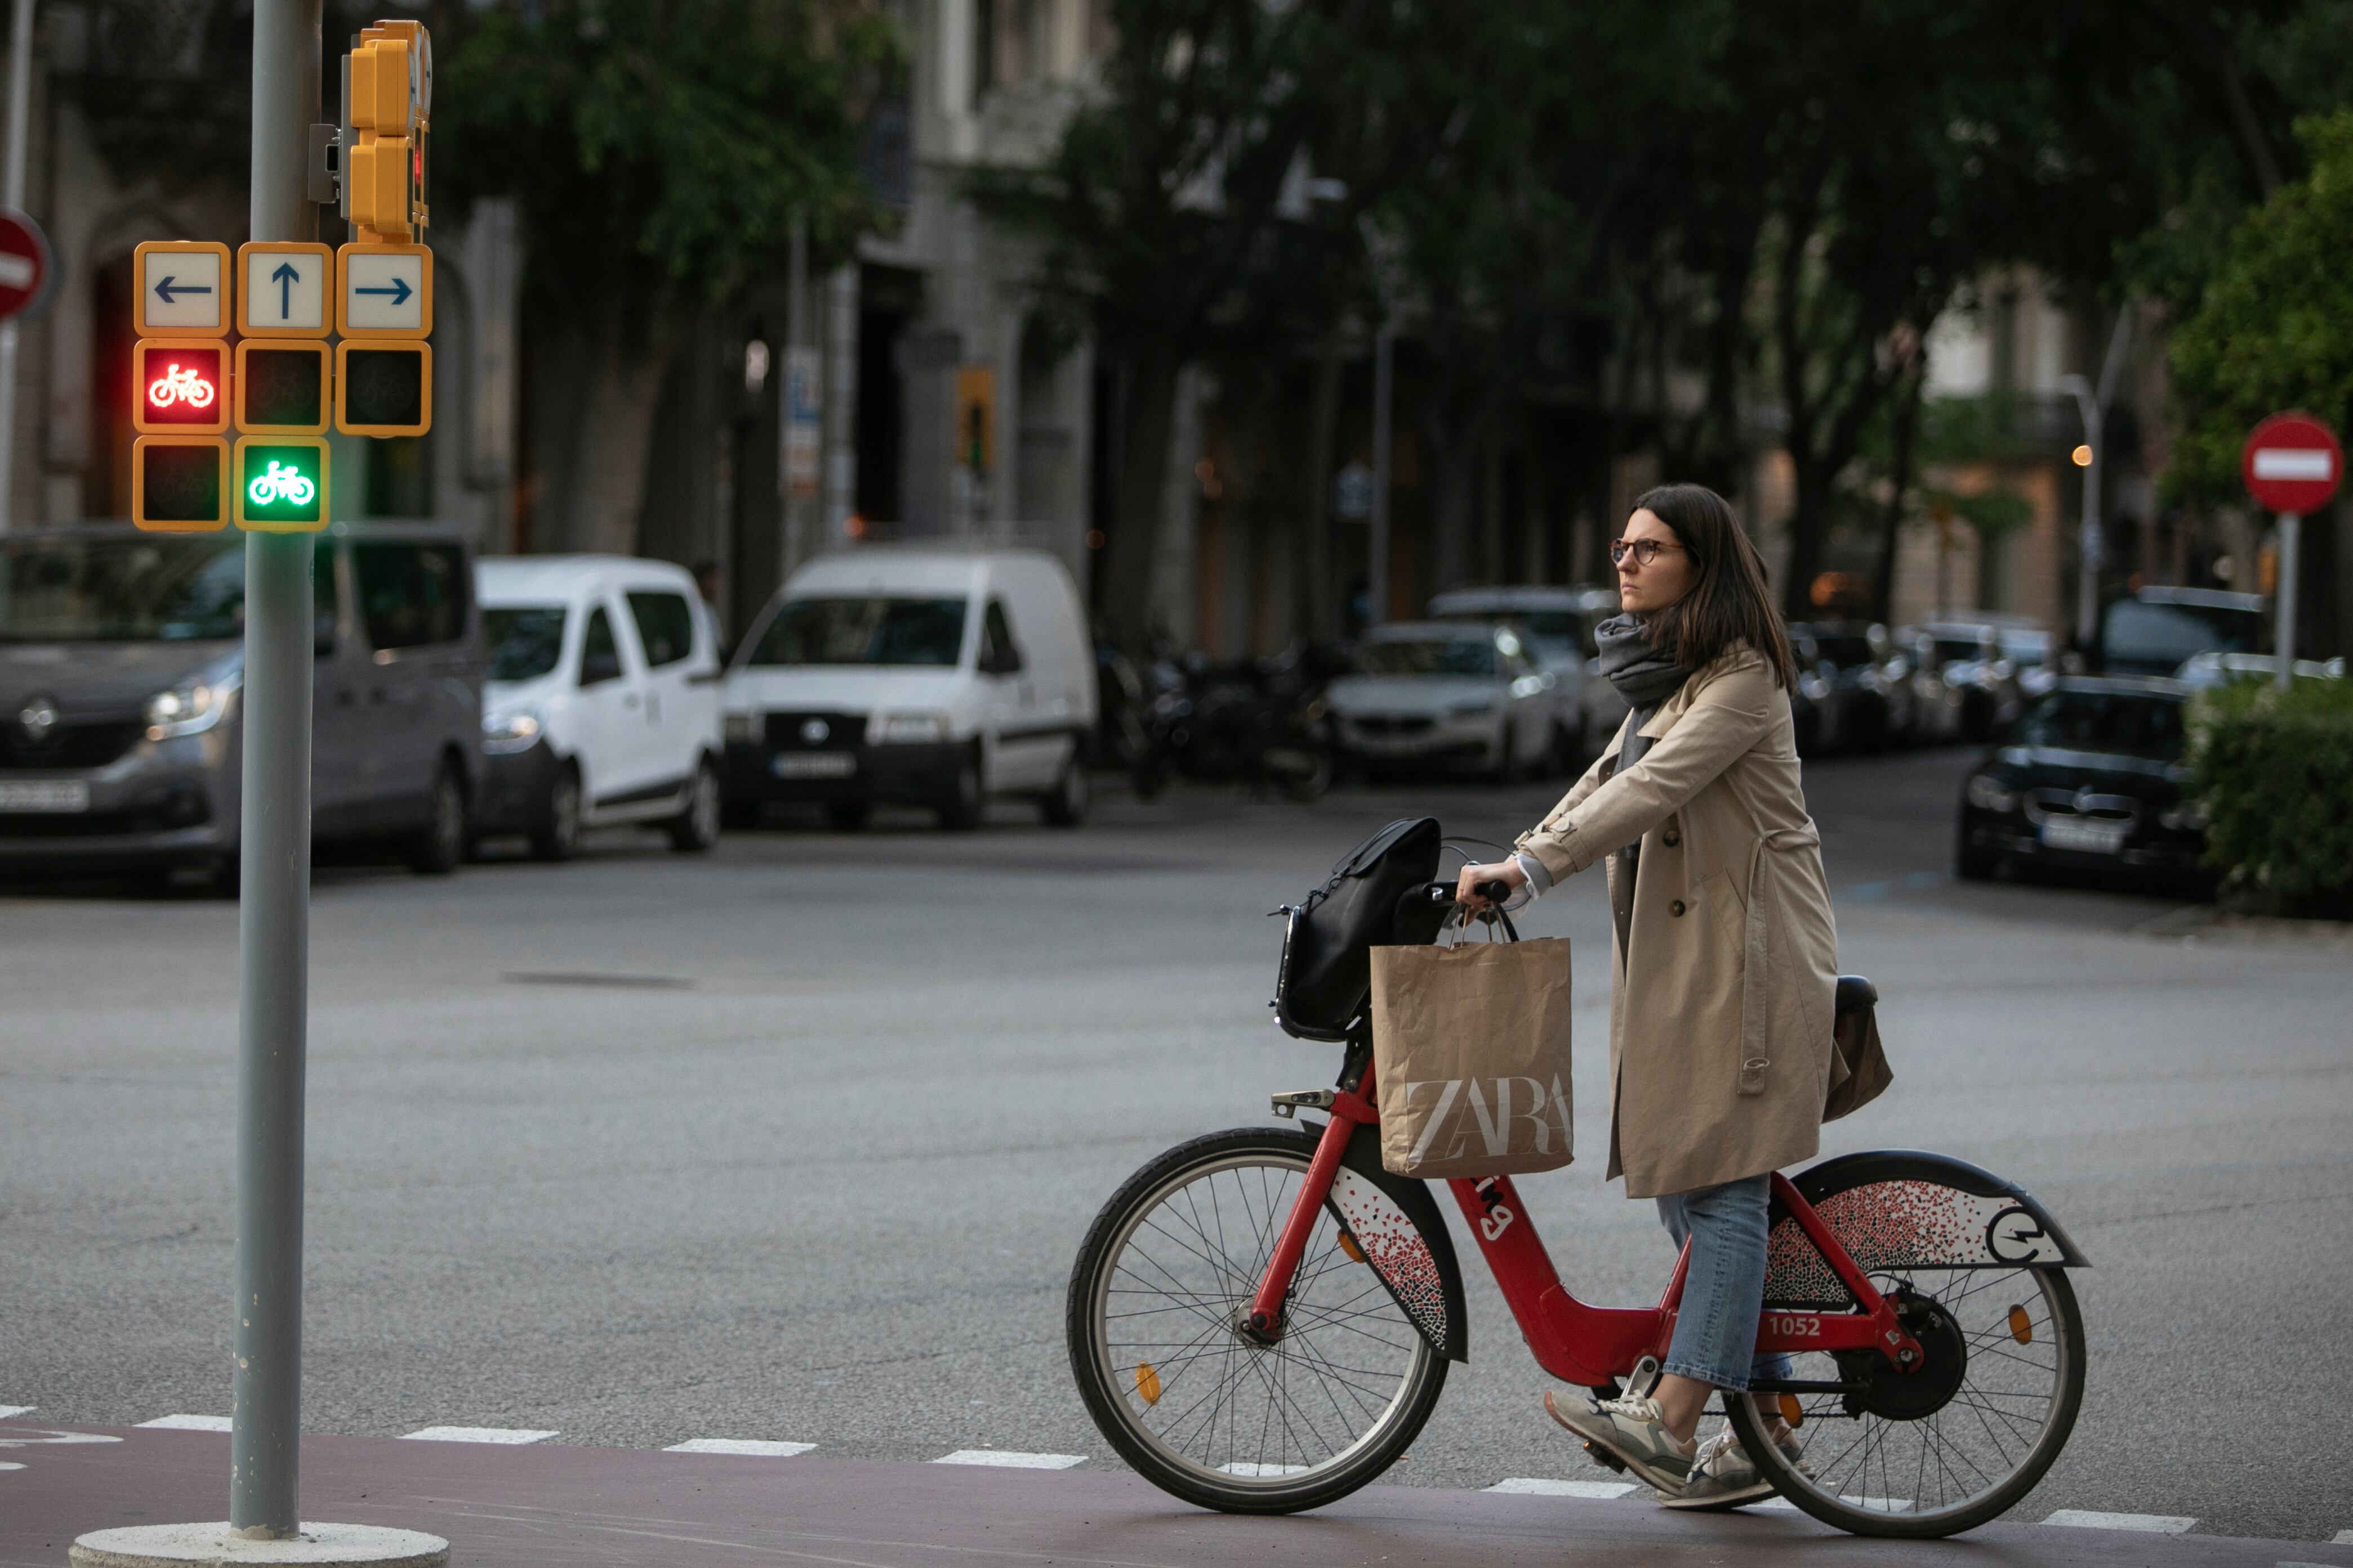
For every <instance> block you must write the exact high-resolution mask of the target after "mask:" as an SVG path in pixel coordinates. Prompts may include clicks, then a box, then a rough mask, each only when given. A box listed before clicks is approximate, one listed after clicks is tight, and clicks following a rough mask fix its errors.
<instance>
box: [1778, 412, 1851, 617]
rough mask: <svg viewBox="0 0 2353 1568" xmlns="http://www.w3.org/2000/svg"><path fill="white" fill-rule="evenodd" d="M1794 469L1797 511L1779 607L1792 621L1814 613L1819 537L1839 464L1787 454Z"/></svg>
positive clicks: (1819, 569)
mask: <svg viewBox="0 0 2353 1568" xmlns="http://www.w3.org/2000/svg"><path fill="white" fill-rule="evenodd" d="M1789 455H1790V457H1791V458H1795V459H1796V461H1795V463H1794V464H1793V467H1794V468H1796V469H1797V492H1798V494H1797V501H1798V505H1797V510H1796V511H1794V512H1792V513H1791V514H1790V517H1789V564H1788V581H1786V582H1784V583H1783V584H1781V608H1782V611H1783V613H1784V614H1786V615H1787V616H1788V617H1789V619H1791V620H1793V621H1802V620H1810V619H1811V618H1812V616H1813V614H1814V599H1813V589H1814V579H1815V578H1816V577H1819V576H1820V575H1821V572H1822V534H1823V532H1824V531H1825V530H1826V528H1827V526H1828V524H1829V521H1830V511H1831V489H1832V487H1834V486H1835V485H1836V484H1837V482H1838V470H1839V468H1841V467H1843V466H1844V465H1843V464H1831V463H1825V462H1823V461H1822V460H1821V459H1820V458H1818V457H1810V456H1809V455H1806V454H1801V453H1799V452H1791V453H1790V454H1789Z"/></svg>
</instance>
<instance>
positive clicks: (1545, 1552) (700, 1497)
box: [0, 1424, 2353, 1568]
mask: <svg viewBox="0 0 2353 1568" xmlns="http://www.w3.org/2000/svg"><path fill="white" fill-rule="evenodd" d="M44 1433H46V1434H55V1435H58V1436H63V1435H65V1434H68V1433H74V1434H85V1435H90V1436H100V1437H114V1438H120V1439H121V1441H119V1442H106V1441H97V1442H92V1441H88V1440H87V1439H86V1438H85V1440H83V1441H79V1442H75V1441H57V1440H54V1438H53V1439H52V1440H51V1441H46V1442H44V1441H39V1440H37V1438H38V1436H39V1435H41V1434H44ZM0 1435H5V1436H8V1437H12V1438H18V1439H36V1440H33V1441H28V1442H22V1443H21V1444H20V1446H14V1447H9V1448H8V1449H7V1451H6V1458H7V1460H8V1461H9V1462H12V1463H15V1464H19V1465H22V1466H23V1467H24V1468H21V1469H16V1470H0V1568H36V1565H37V1568H58V1565H59V1564H62V1563H64V1562H65V1560H66V1549H67V1547H68V1546H69V1545H70V1544H71V1543H72V1542H73V1540H74V1538H75V1537H76V1536H78V1535H80V1534H83V1533H85V1532H87V1531H93V1530H101V1529H105V1528H108V1527H110V1526H114V1525H127V1524H165V1523H184V1522H193V1521H206V1520H217V1519H220V1518H222V1517H223V1516H224V1514H225V1513H226V1510H227V1500H228V1442H229V1440H228V1436H227V1434H225V1433H210V1432H186V1431H151V1430H144V1429H141V1428H136V1427H132V1428H123V1427H71V1428H65V1427H35V1426H29V1425H26V1424H16V1425H11V1426H7V1427H5V1428H0ZM1597 1473H1598V1472H1597ZM302 1500H303V1513H304V1515H305V1516H306V1517H308V1518H312V1519H318V1520H332V1521H338V1522H341V1523H346V1524H378V1525H391V1526H396V1527H399V1528H402V1529H407V1530H422V1531H431V1532H432V1533H434V1534H437V1535H440V1536H444V1537H447V1538H448V1541H449V1542H450V1562H451V1563H452V1564H453V1568H657V1565H659V1568H721V1565H726V1568H745V1565H747V1564H756V1563H779V1564H788V1563H807V1564H828V1565H834V1568H946V1565H949V1564H959V1565H963V1568H1020V1565H1023V1564H1030V1563H1036V1564H1060V1565H1068V1568H1226V1565H1228V1564H1232V1565H1235V1568H1240V1565H1243V1564H1248V1565H1250V1568H1269V1565H1278V1568H1320V1565H1323V1564H1348V1565H1350V1568H1355V1565H1357V1564H1376V1563H1377V1564H1394V1565H1397V1568H1415V1565H1419V1564H1430V1565H1431V1568H1438V1565H1440V1564H1443V1565H1444V1568H1535V1565H1537V1564H1559V1563H1564V1562H1588V1563H1605V1562H1606V1563H1609V1564H1611V1565H1612V1568H1619V1565H1640V1564H1650V1563H1658V1564H1669V1563H1673V1564H1691V1563H1711V1564H1712V1563H1730V1562H1738V1563H1742V1564H1744V1565H1747V1564H1757V1565H1773V1564H1790V1565H1792V1568H1794V1565H1797V1564H1814V1563H1854V1564H1865V1563H1868V1564H1880V1563H1943V1564H1950V1563H1961V1562H1966V1563H1969V1564H1971V1565H1973V1568H1975V1565H1997V1564H1999V1565H2008V1564H2014V1563H2015V1564H2024V1563H2032V1564H2038V1565H2039V1564H2079V1563H2080V1564H2085V1565H2094V1564H2098V1565H2107V1564H2115V1565H2118V1568H2121V1565H2124V1564H2135V1565H2141V1568H2172V1565H2174V1564H2184V1565H2187V1564H2201V1565H2202V1564H2219V1565H2227V1568H2242V1565H2245V1568H2274V1564H2277V1563H2283V1562H2291V1563H2294V1562H2306V1563H2321V1564H2328V1565H2332V1568H2333V1565H2336V1564H2345V1565H2347V1568H2353V1549H2348V1548H2346V1547H2341V1546H2331V1545H2324V1544H2321V1543H2318V1542H2287V1541H2253V1540H2243V1539H2235V1538H2229V1537H2221V1536H2198V1535H2190V1536H2158V1535H2148V1534H2138V1533H2133V1532H2126V1531H2105V1530H2082V1529H2067V1528H2057V1527H2052V1526H2047V1525H2034V1524H2012V1523H1996V1524H1991V1525H1988V1526H1985V1527H1984V1528H1982V1529H1979V1530H1977V1531H1971V1532H1970V1533H1969V1534H1968V1535H1966V1536H1964V1537H1960V1538H1958V1539H1957V1540H1956V1541H1951V1542H1897V1541H1875V1540H1865V1539H1862V1538H1859V1537H1854V1536H1849V1535H1845V1534H1841V1532H1839V1531H1834V1530H1831V1529H1829V1528H1827V1527H1825V1526H1823V1525H1820V1524H1817V1523H1815V1522H1814V1521H1811V1520H1810V1519H1806V1518H1803V1517H1799V1516H1795V1515H1790V1514H1780V1513H1766V1514H1746V1515H1744V1514H1731V1515H1714V1516H1708V1515H1697V1514H1681V1513H1674V1512H1671V1511H1669V1510H1664V1509H1660V1508H1655V1507H1651V1506H1649V1505H1647V1504H1644V1503H1640V1502H1632V1501H1607V1502H1604V1501H1588V1500H1580V1499H1573V1498H1551V1497H1528V1496H1514V1495H1503V1494H1489V1493H1482V1492H1463V1491H1442V1490H1438V1489H1430V1488H1421V1487H1380V1486H1376V1487H1367V1488H1366V1489H1364V1490H1362V1491H1360V1492H1358V1493H1356V1495H1355V1496H1353V1497H1350V1498H1347V1499H1345V1500H1343V1501H1341V1502H1338V1503H1335V1504H1333V1505H1332V1506H1331V1507H1329V1508H1324V1509H1319V1510H1315V1511H1314V1512H1313V1513H1306V1514H1296V1515H1293V1516H1291V1517H1288V1518H1244V1517H1234V1516H1227V1515H1222V1514H1214V1513H1206V1512H1203V1511H1201V1510H1197V1509H1193V1508H1189V1507H1187V1506H1186V1505H1184V1504H1182V1503H1179V1502H1177V1501H1176V1500H1174V1499H1172V1498H1169V1497H1167V1496H1166V1495H1165V1494H1163V1493H1161V1492H1159V1491H1157V1490H1155V1489H1154V1488H1153V1487H1152V1486H1151V1485H1150V1484H1149V1483H1147V1482H1146V1481H1145V1480H1143V1479H1140V1478H1139V1477H1136V1476H1134V1475H1131V1474H1127V1473H1125V1472H1122V1471H1099V1472H1090V1471H1086V1470H1060V1471H1039V1470H1023V1469H1006V1468H987V1467H976V1466H960V1465H928V1464H911V1463H891V1462H883V1461H871V1460H858V1459H828V1458H818V1457H816V1456H813V1455H803V1456H800V1457H797V1458H783V1459H779V1458H742V1457H735V1456H726V1455H711V1454H670V1453H659V1452H649V1451H646V1450H643V1449H630V1448H587V1447H551V1446H546V1445H537V1446H532V1447H505V1446H499V1445H487V1444H472V1443H437V1442H417V1441H411V1440H406V1439H401V1438H392V1437H332V1436H312V1437H306V1438H304V1439H303V1442H302ZM2033 1506H2034V1505H2033V1500H2031V1499H2030V1500H2028V1503H2027V1508H2028V1509H2029V1510H2031V1509H2032V1508H2033Z"/></svg>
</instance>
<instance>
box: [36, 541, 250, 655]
mask: <svg viewBox="0 0 2353 1568" xmlns="http://www.w3.org/2000/svg"><path fill="white" fill-rule="evenodd" d="M244 630H245V548H244V541H243V540H241V539H239V538H237V536H235V535H228V536H226V537H222V536H213V537H204V538H195V539H175V538H173V537H171V536H169V535H161V534H158V535H142V536H139V537H135V538H130V539H16V540H8V539H0V642H17V643H41V642H181V641H189V642H195V641H203V640H207V639H217V638H225V637H237V636H240V635H242V634H243V632H244Z"/></svg>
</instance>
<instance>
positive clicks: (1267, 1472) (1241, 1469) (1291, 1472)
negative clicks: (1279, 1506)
mask: <svg viewBox="0 0 2353 1568" xmlns="http://www.w3.org/2000/svg"><path fill="white" fill-rule="evenodd" d="M1218 1468H1219V1469H1220V1470H1222V1471H1224V1472H1225V1473H1226V1474H1227V1475H1229V1476H1243V1477H1247V1478H1249V1479H1253V1480H1264V1479H1269V1478H1271V1477H1274V1476H1296V1475H1301V1474H1303V1473H1304V1472H1305V1471H1306V1469H1307V1467H1306V1466H1304V1465H1263V1464H1261V1463H1259V1462H1258V1461H1257V1460H1256V1459H1229V1460H1228V1461H1227V1462H1226V1463H1224V1464H1222V1465H1219V1467H1218Z"/></svg>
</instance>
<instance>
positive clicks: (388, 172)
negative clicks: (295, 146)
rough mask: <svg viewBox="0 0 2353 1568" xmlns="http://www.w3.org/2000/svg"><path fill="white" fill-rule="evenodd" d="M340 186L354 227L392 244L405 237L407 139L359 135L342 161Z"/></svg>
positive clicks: (406, 225) (363, 133)
mask: <svg viewBox="0 0 2353 1568" xmlns="http://www.w3.org/2000/svg"><path fill="white" fill-rule="evenodd" d="M343 185H344V189H345V191H346V192H347V193H348V194H349V195H350V198H351V220H352V226H353V228H364V229H368V230H371V231H372V232H374V233H375V234H376V235H378V236H382V237H385V238H387V239H388V240H391V241H405V240H406V239H407V238H408V235H409V228H408V217H409V213H408V140H407V138H406V137H401V136H371V135H368V134H366V133H365V132H362V134H361V137H360V144H359V145H358V146H356V147H354V148H353V149H352V150H351V154H350V156H349V157H348V158H347V159H346V160H345V161H344V169H343Z"/></svg>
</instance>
